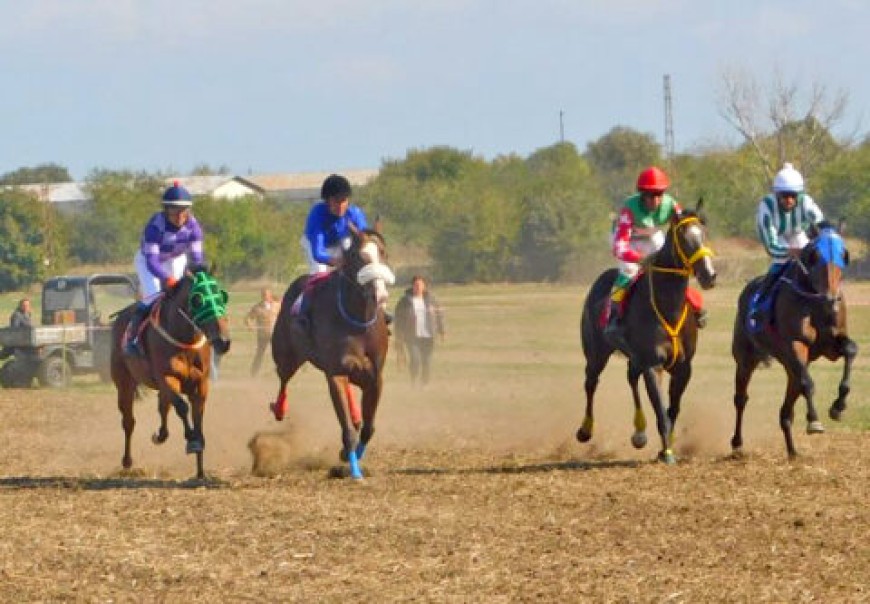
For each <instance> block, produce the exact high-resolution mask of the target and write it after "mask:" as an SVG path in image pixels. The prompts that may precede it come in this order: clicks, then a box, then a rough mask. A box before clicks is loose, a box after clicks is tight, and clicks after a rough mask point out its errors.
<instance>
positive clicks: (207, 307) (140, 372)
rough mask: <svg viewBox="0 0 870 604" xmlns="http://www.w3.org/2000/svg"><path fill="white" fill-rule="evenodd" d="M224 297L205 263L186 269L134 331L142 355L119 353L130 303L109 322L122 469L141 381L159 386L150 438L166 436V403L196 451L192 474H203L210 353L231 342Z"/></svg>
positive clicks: (159, 440) (130, 460)
mask: <svg viewBox="0 0 870 604" xmlns="http://www.w3.org/2000/svg"><path fill="white" fill-rule="evenodd" d="M227 300H228V296H227V292H226V291H225V290H223V289H222V288H221V287H220V285H219V284H218V283H217V281H216V280H215V279H214V277H213V276H212V275H211V274H210V273H209V272H208V271H207V270H206V269H205V268H197V269H194V270H193V271H191V272H189V273H187V274H186V275H185V276H184V278H182V279H181V280H180V281H179V282H178V284H177V285H176V286H175V287H174V288H172V289H171V290H169V291H167V292H165V293H164V294H163V296H162V297H161V298H159V299H158V300H157V301H156V302H155V303H154V304H153V306H152V311H151V315H150V317H149V320H147V321H146V322H145V324H144V326H143V331H142V333H141V335H140V336H139V342H140V346H141V347H142V349H143V350H144V355H143V356H141V357H140V356H130V355H126V354H125V353H124V345H125V340H126V337H127V333H126V332H127V326H128V325H129V323H130V318H131V317H132V315H133V312H134V306H130V307H128V308H126V309H124V310H123V311H121V312H120V313H119V314H118V316H117V317H116V319H115V322H114V324H113V325H112V356H111V370H112V380H113V381H114V383H115V388H116V389H117V391H118V409H119V410H120V411H121V424H122V427H123V428H124V457H123V459H122V461H121V463H122V465H123V467H124V468H125V469H129V468H131V467H132V465H133V458H132V457H131V454H130V440H131V437H132V435H133V428H134V427H135V425H136V420H135V418H134V416H133V401H134V399H135V398H136V397H137V395H138V386H139V385H143V386H146V387H148V388H151V389H154V390H157V392H158V396H157V398H158V411H159V413H160V429H159V430H158V432H157V433H155V434H154V435H153V436H152V441H153V442H154V443H155V444H162V443H164V442H165V441H166V439H167V438H168V437H169V429H168V427H167V415H168V413H169V408H170V406H171V407H173V408H174V409H175V412H176V413H177V414H178V417H179V418H181V421H182V423H183V425H184V438H185V439H186V441H187V446H186V450H187V453H195V454H196V477H197V479H203V478H205V472H204V470H203V451H204V450H205V437H204V436H203V431H202V422H203V414H204V412H205V402H206V399H207V398H208V393H209V378H210V373H211V368H212V360H213V359H212V353H213V352H214V353H216V354H217V355H222V354H224V353H226V352H227V351H228V350H229V348H230V337H229V326H228V321H227V316H226V304H227ZM185 397H186V399H187V400H185ZM188 401H189V403H188Z"/></svg>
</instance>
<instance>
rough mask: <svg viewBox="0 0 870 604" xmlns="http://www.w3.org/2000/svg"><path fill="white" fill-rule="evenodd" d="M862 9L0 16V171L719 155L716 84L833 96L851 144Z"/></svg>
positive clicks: (0, 1)
mask: <svg viewBox="0 0 870 604" xmlns="http://www.w3.org/2000/svg"><path fill="white" fill-rule="evenodd" d="M868 26H870V2H866V1H864V0H826V1H825V2H817V1H809V0H792V1H781V0H758V1H755V2H751V1H748V0H732V1H722V2H710V1H708V2H704V1H698V0H695V1H692V0H672V1H655V0H607V1H605V0H601V1H595V2H593V1H584V0H528V1H526V0H522V1H521V0H369V1H360V0H317V1H314V0H310V1H304V2H303V1H297V0H244V1H242V0H237V1H230V0H29V1H27V2H25V1H19V0H0V74H2V78H3V85H2V88H0V91H2V92H0V137H2V138H0V173H4V172H8V171H11V170H14V169H16V168H18V167H21V166H32V165H36V164H40V163H45V162H55V163H59V164H61V165H64V166H66V167H68V168H69V169H70V171H71V172H72V174H73V176H74V177H75V178H83V177H85V176H87V174H88V173H89V172H90V171H91V170H93V169H95V168H109V169H133V170H146V171H155V170H172V171H177V172H181V173H184V172H187V171H189V170H190V169H191V168H193V167H194V166H196V165H198V164H202V163H206V164H210V165H212V166H213V167H218V166H221V165H226V166H228V167H229V168H230V169H231V170H232V171H233V172H235V173H240V174H242V173H247V172H248V171H249V170H250V171H253V172H295V171H307V170H317V171H320V170H342V169H349V168H375V167H378V166H379V165H380V164H381V162H382V160H384V159H395V158H401V157H404V155H405V153H406V151H407V150H408V149H410V148H425V147H430V146H433V145H450V146H453V147H457V148H460V149H467V150H472V151H473V152H474V153H475V154H478V155H481V156H483V157H485V158H487V159H491V158H493V157H495V156H497V155H503V154H509V153H517V154H520V155H523V156H525V155H528V154H529V153H531V152H532V151H534V150H535V149H538V148H540V147H543V146H547V145H550V144H552V143H554V142H556V141H557V140H558V139H559V111H560V110H561V111H564V112H565V114H564V132H565V138H566V139H567V140H570V141H572V142H574V143H575V144H576V145H577V146H578V147H579V148H580V149H581V150H583V149H585V147H586V144H587V143H588V142H590V141H593V140H595V139H597V138H598V137H600V136H602V135H603V134H605V133H606V132H607V131H608V130H610V129H611V128H612V127H614V126H617V125H623V126H629V127H632V128H636V129H638V130H640V131H643V132H649V133H651V134H654V135H655V136H656V137H658V138H659V140H661V139H662V138H663V130H664V128H663V122H664V117H663V116H664V109H663V94H662V78H663V75H664V74H670V76H671V80H672V84H671V85H672V94H673V123H674V133H675V141H676V147H677V150H678V151H680V150H688V149H692V148H695V147H697V146H699V145H706V144H717V143H729V142H731V143H733V142H735V141H736V140H737V139H736V135H735V134H734V133H733V131H732V130H731V129H730V127H729V126H728V125H727V123H726V122H725V121H724V120H723V119H722V117H721V116H720V114H719V107H720V97H721V94H722V82H723V74H724V73H725V72H726V71H729V70H732V71H733V70H738V71H740V72H744V73H746V74H748V75H749V76H751V77H754V78H755V79H756V80H757V81H758V82H759V84H760V85H761V86H765V85H766V84H765V82H766V80H767V79H768V78H769V77H771V76H772V75H773V74H774V73H775V72H777V71H778V72H779V73H781V74H782V76H783V77H784V79H785V80H787V81H789V82H791V81H793V82H794V83H796V84H797V85H798V86H799V87H801V88H802V89H805V90H808V89H809V88H810V87H811V85H812V84H813V83H821V84H823V85H824V86H826V87H827V88H828V89H830V90H831V91H833V92H836V91H839V90H844V91H846V92H848V94H849V105H848V113H847V115H846V117H845V119H844V121H843V124H844V126H846V127H847V128H848V129H850V130H852V131H854V130H855V129H857V130H858V131H860V132H861V133H863V132H865V131H866V125H865V123H864V121H865V115H866V112H867V109H868V107H870V78H867V77H866V75H865V71H864V70H865V66H866V64H867V62H868V59H870V36H868V35H867V34H866V29H867V27H868Z"/></svg>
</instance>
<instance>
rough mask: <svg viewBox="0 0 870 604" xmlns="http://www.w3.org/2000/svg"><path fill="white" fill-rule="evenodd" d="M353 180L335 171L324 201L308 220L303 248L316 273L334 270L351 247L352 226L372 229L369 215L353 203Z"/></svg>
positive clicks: (325, 185)
mask: <svg viewBox="0 0 870 604" xmlns="http://www.w3.org/2000/svg"><path fill="white" fill-rule="evenodd" d="M351 194H352V191H351V187H350V182H348V180H347V179H346V178H345V177H344V176H341V175H339V174H332V175H330V176H329V177H327V179H326V180H324V181H323V186H322V187H321V188H320V197H321V199H322V201H320V202H318V203H316V204H314V206H313V207H312V208H311V211H310V212H309V213H308V219H307V220H306V221H305V234H304V235H303V236H302V249H303V251H304V252H305V258H306V260H307V261H308V272H309V273H310V274H312V275H315V274H317V273H324V272H328V271H330V270H332V269H333V268H334V267H335V266H336V265H337V264H338V262H339V261H340V259H341V253H342V251H343V250H345V249H347V248H348V247H350V241H351V225H352V226H353V227H354V228H356V229H357V230H359V231H362V230H364V229H367V228H368V222H367V221H366V215H365V213H363V211H362V209H361V208H360V207H359V206H355V205H352V204H351V203H350V196H351Z"/></svg>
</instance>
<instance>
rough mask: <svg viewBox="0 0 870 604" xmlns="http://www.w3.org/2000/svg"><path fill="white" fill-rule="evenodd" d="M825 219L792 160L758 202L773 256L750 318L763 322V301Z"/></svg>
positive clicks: (761, 230) (759, 222)
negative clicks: (811, 229) (812, 228)
mask: <svg viewBox="0 0 870 604" xmlns="http://www.w3.org/2000/svg"><path fill="white" fill-rule="evenodd" d="M823 219H824V216H823V215H822V210H821V209H819V206H818V205H816V202H815V201H813V198H812V197H810V196H809V195H807V194H806V193H805V192H804V179H803V176H801V173H800V172H798V171H797V170H795V169H794V166H793V165H792V164H790V163H785V164H783V166H782V170H780V171H779V172H777V173H776V176H775V177H774V179H773V187H772V193H770V194H768V195H765V196H764V198H763V199H762V200H761V202H760V203H759V204H758V213H757V214H756V218H755V225H756V228H757V230H758V237H759V238H760V239H761V244H762V245H763V246H764V250H765V251H766V252H767V255H768V256H770V258H771V263H770V267H769V269H768V271H767V275H765V277H764V281H763V282H762V283H761V286H760V287H759V288H758V292H757V293H756V295H755V297H754V298H753V302H752V309H751V311H750V319H751V320H752V321H755V322H759V323H760V321H761V319H762V316H763V315H764V310H763V306H764V305H763V304H762V302H763V301H764V300H765V298H766V297H767V296H768V294H769V293H770V290H771V289H772V287H773V284H774V283H776V282H777V281H778V280H779V277H780V276H781V275H782V273H783V271H784V270H785V267H786V265H787V264H788V262H789V261H790V260H791V259H792V258H797V257H798V256H800V253H801V250H802V249H804V247H806V245H807V244H808V243H809V242H810V240H809V237H808V236H807V234H806V231H807V229H808V228H809V227H810V226H811V225H817V224H819V223H820V222H821V221H822V220H823Z"/></svg>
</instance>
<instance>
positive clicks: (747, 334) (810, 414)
mask: <svg viewBox="0 0 870 604" xmlns="http://www.w3.org/2000/svg"><path fill="white" fill-rule="evenodd" d="M811 235H814V237H813V239H812V240H811V241H810V243H809V244H808V245H807V246H806V247H804V249H803V250H801V252H800V256H799V257H798V258H796V259H793V260H791V261H789V263H788V265H787V266H786V267H785V268H784V269H783V273H782V274H781V276H780V278H779V281H778V283H777V285H776V286H774V287H773V288H771V293H770V294H769V296H772V305H771V311H770V313H769V315H770V319H771V321H769V322H765V324H763V325H750V324H749V323H748V318H747V317H748V315H749V310H750V305H751V302H752V300H753V298H754V296H755V294H756V292H757V291H758V289H759V287H760V286H761V283H762V281H763V280H764V277H763V276H760V277H757V278H755V279H753V280H752V281H750V282H749V283H748V284H747V285H746V286H745V287H744V288H743V291H742V292H741V293H740V298H739V302H738V306H737V316H736V318H735V320H734V332H733V339H732V345H731V353H732V355H733V356H734V361H735V362H736V363H737V369H736V373H735V377H734V407H735V409H736V412H737V421H736V426H735V428H734V435H733V437H732V438H731V448H732V450H733V451H734V452H735V453H740V452H741V450H742V447H743V412H744V411H745V409H746V403H747V401H748V400H749V396H748V388H749V380H750V379H751V378H752V374H753V372H754V371H755V369H756V368H757V367H758V366H759V364H762V363H764V364H767V363H768V361H769V360H770V358H771V357H772V358H775V359H776V360H777V361H779V362H780V364H782V366H783V368H784V369H785V372H786V375H787V377H788V383H787V385H786V390H785V398H784V400H783V403H782V406H781V407H780V410H779V426H780V428H781V429H782V433H783V435H784V436H785V446H786V450H787V451H788V456H789V458H794V457H795V456H796V455H797V451H796V449H795V446H794V439H793V438H792V431H791V427H792V423H793V420H794V405H795V402H796V401H797V399H798V397H800V396H803V397H804V399H805V400H806V403H807V416H806V417H807V433H808V434H818V433H821V432H824V430H825V428H824V426H823V425H822V422H821V421H819V417H818V413H817V412H816V407H815V404H814V402H813V398H814V393H815V386H814V383H813V380H812V378H811V377H810V374H809V364H810V363H812V362H813V361H814V360H816V359H817V358H819V357H825V358H827V359H828V360H830V361H836V360H837V359H839V358H840V357H843V358H844V359H845V361H844V365H843V375H842V378H841V379H840V385H839V389H838V393H837V398H836V399H835V400H834V402H833V404H832V405H831V407H830V409H829V411H828V415H829V416H830V418H831V419H833V420H836V421H839V420H840V417H841V415H842V413H843V411H845V409H846V396H847V395H848V394H849V378H850V375H851V371H852V362H853V361H854V360H855V356H856V355H857V354H858V345H857V344H856V343H855V342H854V341H853V340H851V339H850V338H849V335H848V328H847V322H846V298H845V296H844V295H843V290H842V279H843V271H844V269H845V268H846V266H847V265H848V263H849V251H848V250H847V249H846V245H845V242H844V241H843V238H842V237H841V236H840V235H839V233H837V231H836V230H835V229H834V228H833V227H831V226H830V225H829V224H827V223H826V222H822V223H820V225H819V226H818V227H817V229H815V232H813V233H811Z"/></svg>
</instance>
